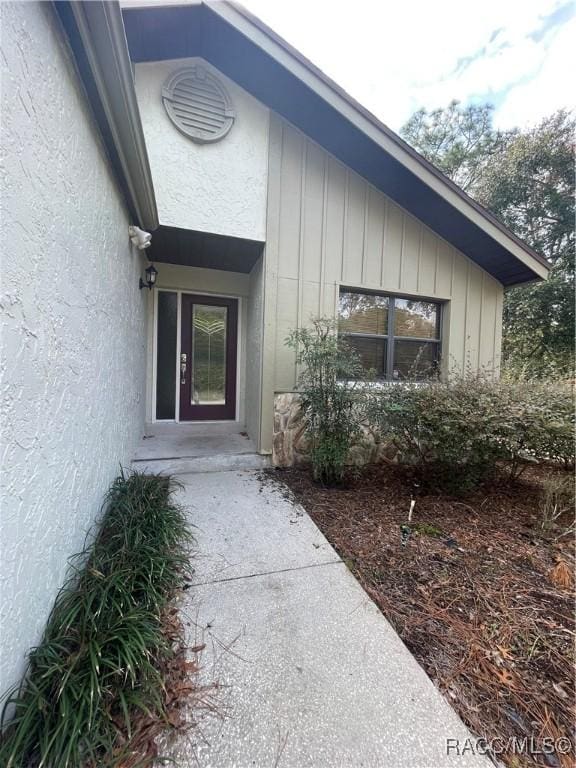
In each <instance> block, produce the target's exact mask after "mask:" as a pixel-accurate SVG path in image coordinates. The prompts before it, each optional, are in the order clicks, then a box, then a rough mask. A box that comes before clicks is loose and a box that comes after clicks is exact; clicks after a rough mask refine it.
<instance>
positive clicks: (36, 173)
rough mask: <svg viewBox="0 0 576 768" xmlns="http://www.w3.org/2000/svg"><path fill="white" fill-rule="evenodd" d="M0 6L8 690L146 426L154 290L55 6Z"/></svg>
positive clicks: (4, 661) (0, 564) (2, 680)
mask: <svg viewBox="0 0 576 768" xmlns="http://www.w3.org/2000/svg"><path fill="white" fill-rule="evenodd" d="M0 13H1V27H2V34H1V50H2V64H1V67H2V70H1V77H2V101H1V129H2V130H1V151H2V156H3V168H2V198H1V202H2V242H3V247H2V257H1V258H2V263H1V278H2V286H1V288H2V298H1V311H2V322H1V330H2V334H1V344H2V347H1V361H2V371H1V375H2V379H1V405H0V407H1V419H2V422H1V430H2V465H1V478H0V479H1V486H2V487H1V497H0V498H1V508H0V515H1V521H0V523H1V553H0V577H1V614H0V619H1V626H0V641H1V645H0V691H4V690H5V689H6V688H7V687H8V686H9V685H11V684H12V683H14V682H15V681H16V680H17V679H18V678H19V677H20V675H21V673H22V671H23V668H24V657H25V652H26V650H27V649H28V648H29V647H30V646H31V645H33V644H34V643H36V642H37V641H38V640H39V639H40V636H41V633H42V630H43V627H44V624H45V621H46V618H47V616H48V613H49V611H50V608H51V605H52V602H53V600H54V597H55V596H56V593H57V591H58V588H59V587H60V585H61V583H62V581H63V578H64V575H65V569H66V560H67V558H68V556H69V555H71V554H72V553H74V552H77V551H78V550H80V549H81V547H82V544H83V540H84V536H85V533H86V531H87V529H88V528H89V527H90V525H91V524H92V522H93V521H94V520H95V518H96V517H97V515H98V512H99V508H100V504H101V502H102V496H103V493H104V492H105V491H106V489H107V487H108V485H109V483H110V481H111V480H112V478H113V477H114V476H115V475H116V474H117V472H118V466H119V464H120V463H124V464H126V463H127V462H128V461H129V460H130V458H131V454H132V449H133V446H134V444H135V442H136V440H137V439H138V438H139V435H140V433H141V429H142V426H143V421H144V410H143V409H144V394H143V392H144V370H145V365H144V354H145V333H144V321H145V312H144V309H145V298H144V295H143V294H144V292H140V291H139V290H138V276H139V274H140V270H141V268H142V259H141V256H140V255H139V254H137V252H135V251H134V252H132V251H131V250H130V248H129V245H128V235H127V227H128V224H129V223H130V222H129V221H128V218H127V215H126V213H125V210H124V208H123V203H122V201H121V198H120V197H119V195H118V192H117V189H116V185H115V182H114V181H113V178H112V176H111V173H110V171H109V167H108V163H107V160H106V158H105V156H104V153H103V150H102V148H101V145H100V141H99V139H98V136H97V133H96V131H95V129H94V127H93V122H92V117H91V115H90V112H89V110H88V107H87V104H86V101H85V97H84V94H83V92H82V90H81V88H80V86H79V84H78V80H77V76H76V74H75V71H74V69H73V66H72V63H71V61H70V59H69V58H68V54H67V51H66V49H65V48H64V46H63V44H62V37H61V32H60V29H59V27H58V24H57V21H56V18H55V15H54V11H53V10H52V6H51V4H49V3H45V4H37V3H17V4H13V5H11V4H6V3H2V4H0Z"/></svg>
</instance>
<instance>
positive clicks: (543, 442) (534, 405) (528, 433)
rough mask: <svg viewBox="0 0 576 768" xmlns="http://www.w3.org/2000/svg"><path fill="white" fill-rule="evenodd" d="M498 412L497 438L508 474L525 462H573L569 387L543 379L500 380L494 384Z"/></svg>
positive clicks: (517, 472) (518, 471) (520, 469)
mask: <svg viewBox="0 0 576 768" xmlns="http://www.w3.org/2000/svg"><path fill="white" fill-rule="evenodd" d="M494 389H495V393H496V395H497V400H496V407H497V409H498V412H499V419H498V428H497V437H498V439H499V441H500V443H501V445H502V447H503V449H504V454H503V458H504V459H505V460H506V461H507V462H508V467H509V471H510V476H511V477H512V478H513V479H515V478H518V477H519V476H520V475H521V474H522V472H523V470H524V469H525V467H526V466H527V461H530V460H532V461H546V460H551V461H562V462H563V463H564V464H565V466H566V467H569V466H573V464H574V400H573V396H572V391H571V388H570V387H568V386H565V385H562V384H559V383H553V382H542V381H519V382H507V381H502V382H500V383H498V384H497V385H495V386H494Z"/></svg>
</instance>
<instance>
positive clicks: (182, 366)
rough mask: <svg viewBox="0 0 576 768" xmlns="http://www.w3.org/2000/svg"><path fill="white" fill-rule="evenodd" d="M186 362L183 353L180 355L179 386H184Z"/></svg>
mask: <svg viewBox="0 0 576 768" xmlns="http://www.w3.org/2000/svg"><path fill="white" fill-rule="evenodd" d="M186 360H187V357H186V355H185V354H184V352H183V353H182V354H181V355H180V384H186V367H187V366H186Z"/></svg>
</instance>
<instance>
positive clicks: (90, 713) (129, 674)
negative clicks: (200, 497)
mask: <svg viewBox="0 0 576 768" xmlns="http://www.w3.org/2000/svg"><path fill="white" fill-rule="evenodd" d="M175 487H176V486H175V483H174V481H173V480H171V479H170V478H166V477H161V476H155V475H144V474H139V473H136V472H134V473H130V474H125V473H122V474H121V475H120V476H119V477H118V478H117V479H116V480H115V481H114V482H113V484H112V486H111V488H110V490H109V491H108V494H107V497H106V499H105V503H104V506H103V515H102V519H101V521H100V523H99V525H98V527H97V531H98V532H97V534H96V536H95V538H94V539H93V541H92V543H91V544H90V545H88V546H87V547H86V549H85V551H83V552H82V553H80V554H78V555H76V556H75V557H74V558H72V560H71V570H70V575H69V577H68V580H67V582H66V583H65V585H64V586H63V588H62V589H61V591H60V593H59V595H58V597H57V599H56V601H55V604H54V607H53V609H52V612H51V614H50V617H49V620H48V623H47V626H46V629H45V632H44V636H43V638H42V642H41V643H40V644H39V645H38V647H36V648H34V649H32V651H31V652H30V654H29V664H28V670H27V673H26V675H25V677H24V679H23V682H22V684H21V685H20V687H19V688H18V689H16V690H14V691H12V692H11V693H10V694H8V696H7V697H6V699H5V702H4V709H3V716H2V738H1V742H0V765H2V766H5V767H6V768H96V766H98V767H100V766H102V767H103V766H106V768H112V767H115V766H118V767H120V766H121V767H122V768H127V767H128V766H136V765H139V766H140V765H151V764H152V761H153V759H154V757H155V756H156V755H155V749H154V746H153V737H154V735H155V733H157V732H158V727H160V728H161V727H166V726H167V725H170V724H172V725H174V724H175V723H177V721H178V717H177V716H175V713H174V711H173V710H174V708H175V707H177V706H178V696H177V695H173V693H171V692H170V690H169V688H170V683H171V682H172V683H173V682H174V680H177V681H178V684H179V685H180V689H181V691H182V690H183V691H185V692H186V693H187V692H189V691H190V690H191V689H190V687H189V686H188V687H186V686H183V685H182V680H183V678H185V677H186V674H182V670H181V669H180V670H179V666H180V667H182V665H184V672H185V673H186V672H188V671H189V670H188V669H187V667H186V665H190V662H185V661H183V662H182V664H180V665H179V659H180V658H183V654H182V647H181V642H180V641H181V633H180V628H179V625H178V622H177V620H176V619H175V618H174V616H175V609H174V608H172V607H171V600H172V599H173V597H174V595H175V593H176V591H177V590H178V589H179V588H180V587H182V586H183V585H184V583H185V582H186V579H187V577H188V576H189V574H190V564H189V557H190V549H191V545H192V536H191V532H190V530H189V528H188V526H187V524H186V520H185V516H184V513H183V511H182V510H181V509H180V508H179V507H178V505H177V504H176V503H175V502H174V500H173V492H174V490H175Z"/></svg>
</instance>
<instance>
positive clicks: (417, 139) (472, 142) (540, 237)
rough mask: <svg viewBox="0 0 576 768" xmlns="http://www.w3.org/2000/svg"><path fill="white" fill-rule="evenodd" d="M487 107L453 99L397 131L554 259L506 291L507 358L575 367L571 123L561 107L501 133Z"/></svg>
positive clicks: (516, 364) (551, 368) (536, 371)
mask: <svg viewBox="0 0 576 768" xmlns="http://www.w3.org/2000/svg"><path fill="white" fill-rule="evenodd" d="M492 112H493V109H492V107H491V106H490V105H489V104H485V105H482V106H475V107H461V106H460V105H459V103H458V102H452V103H451V104H450V105H449V106H448V107H447V108H445V109H439V110H434V111H432V112H430V113H428V112H426V111H425V110H419V111H418V112H416V113H415V114H414V115H413V116H412V117H411V118H410V120H409V121H408V122H407V123H406V125H405V126H404V128H403V129H402V131H401V133H402V135H403V136H404V137H405V138H406V139H407V140H408V141H410V143H411V144H412V145H413V146H414V147H415V148H416V149H417V150H418V151H419V152H421V153H422V154H423V155H424V156H425V157H426V158H427V159H429V160H431V161H432V162H434V163H435V164H436V165H438V167H439V168H440V169H441V170H442V171H443V172H444V173H446V175H448V176H450V178H452V179H453V180H454V181H456V182H457V183H459V184H460V185H461V186H462V182H463V183H464V185H465V186H464V188H465V189H466V190H467V192H468V193H469V194H470V195H472V196H473V197H474V198H475V199H477V200H478V201H479V202H481V203H482V204H483V205H485V206H486V207H487V208H488V209H490V210H491V211H492V212H493V213H494V214H495V215H496V216H498V217H499V218H500V219H501V220H502V221H503V222H504V223H505V224H506V225H507V226H508V227H510V229H511V230H512V231H513V232H515V233H516V234H517V235H518V236H519V237H521V238H522V239H523V240H524V241H525V242H526V243H528V245H530V246H531V247H532V248H534V249H535V250H536V251H538V252H539V253H541V254H543V255H544V256H545V257H546V258H547V259H548V261H549V262H550V264H551V266H552V270H551V273H550V277H549V279H548V280H547V281H545V282H540V283H536V284H534V285H528V286H521V287H517V288H511V289H509V290H507V291H506V297H505V304H504V339H503V342H504V343H503V354H504V360H505V362H506V363H507V364H508V366H509V367H512V368H513V369H514V370H516V371H519V370H522V371H523V373H524V374H527V375H531V376H542V375H550V374H554V373H558V372H560V373H567V372H568V371H569V372H572V371H573V368H574V202H573V201H574V140H573V136H574V129H575V127H576V123H575V120H574V119H573V118H572V117H571V115H570V114H569V113H568V112H566V111H563V110H561V111H559V112H556V113H555V114H554V115H552V116H550V117H548V118H545V119H544V120H543V121H542V122H541V123H540V124H539V125H537V126H536V127H534V128H531V129H528V130H524V131H520V130H518V129H515V130H512V131H508V132H506V133H502V132H498V131H496V130H495V129H494V128H493V126H492ZM471 121H472V122H473V121H475V122H476V125H475V127H474V128H472V127H470V125H469V124H470V122H471Z"/></svg>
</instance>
